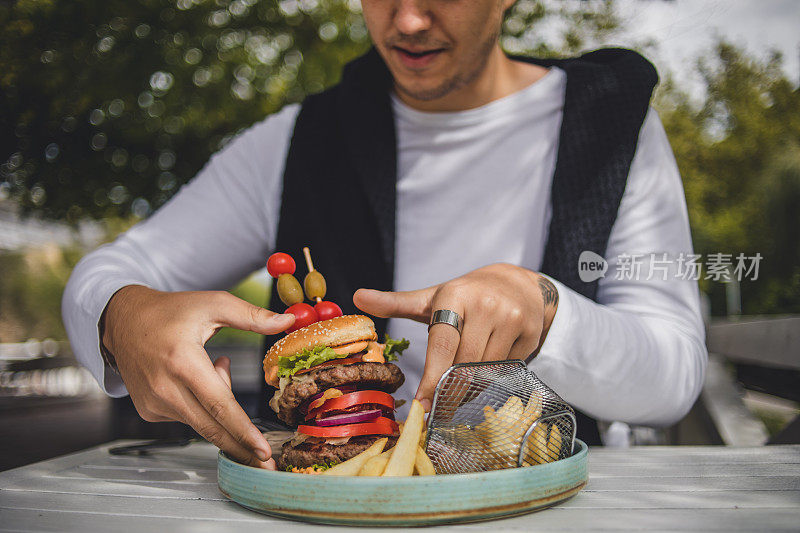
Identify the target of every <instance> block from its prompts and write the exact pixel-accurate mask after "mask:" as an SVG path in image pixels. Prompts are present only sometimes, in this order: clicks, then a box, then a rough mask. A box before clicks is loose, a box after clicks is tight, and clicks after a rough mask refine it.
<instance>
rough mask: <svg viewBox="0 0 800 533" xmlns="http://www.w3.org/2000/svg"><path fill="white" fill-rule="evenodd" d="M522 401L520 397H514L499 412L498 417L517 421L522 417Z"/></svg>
mask: <svg viewBox="0 0 800 533" xmlns="http://www.w3.org/2000/svg"><path fill="white" fill-rule="evenodd" d="M522 411H523V408H522V400H521V399H520V397H519V396H512V397H511V398H509V399H508V400H506V403H505V404H504V405H503V406H502V407H501V408H500V409H498V410H497V417H498V418H500V419H503V420H508V421H511V422H513V421H516V420H519V419H520V417H522Z"/></svg>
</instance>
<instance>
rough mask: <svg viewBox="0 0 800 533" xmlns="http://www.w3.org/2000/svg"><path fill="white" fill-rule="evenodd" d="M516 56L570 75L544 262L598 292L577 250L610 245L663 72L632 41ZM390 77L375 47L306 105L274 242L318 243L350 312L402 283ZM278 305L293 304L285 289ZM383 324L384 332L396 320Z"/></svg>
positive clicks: (592, 436) (336, 295)
mask: <svg viewBox="0 0 800 533" xmlns="http://www.w3.org/2000/svg"><path fill="white" fill-rule="evenodd" d="M514 59H518V60H520V61H528V62H531V63H535V64H538V65H542V66H551V65H555V66H558V67H559V68H561V69H563V70H564V71H565V72H566V75H567V85H566V96H565V102H564V109H563V118H562V125H561V132H560V136H559V147H558V156H557V161H556V167H555V171H554V174H553V186H552V200H551V202H552V219H551V222H550V230H549V237H548V241H547V245H546V248H545V253H544V259H543V263H542V265H541V268H540V271H541V272H543V273H546V274H548V275H550V276H552V277H554V278H555V279H557V280H559V281H561V282H562V283H564V284H565V285H566V286H568V287H570V288H571V289H573V290H575V291H577V292H579V293H581V294H583V295H584V296H586V297H588V298H591V299H594V298H595V295H596V293H597V282H596V281H594V282H591V283H584V282H582V281H581V280H580V278H579V277H578V256H579V255H580V253H581V252H582V251H583V250H592V251H594V252H596V253H598V254H599V255H601V256H603V255H604V253H605V250H606V245H607V243H608V237H609V234H610V232H611V226H612V225H613V223H614V220H615V219H616V216H617V210H618V208H619V203H620V200H621V198H622V194H623V192H624V190H625V184H626V180H627V176H628V170H629V168H630V164H631V160H632V158H633V155H634V152H635V150H636V143H637V139H638V136H639V130H640V128H641V125H642V122H643V121H644V117H645V114H646V112H647V108H648V105H649V102H650V97H651V94H652V91H653V88H654V87H655V84H656V83H657V81H658V76H657V74H656V71H655V69H654V68H653V66H652V65H651V64H650V63H649V62H648V61H647V60H646V59H644V58H643V57H641V56H640V55H639V54H637V53H635V52H632V51H630V50H623V49H603V50H597V51H594V52H591V53H588V54H585V55H583V56H581V57H577V58H568V59H536V58H525V57H517V58H514ZM391 86H392V80H391V75H390V73H389V71H388V69H387V68H386V66H385V64H384V63H383V61H382V60H381V58H380V56H379V55H378V53H377V52H376V51H375V49H372V50H371V51H370V52H368V53H367V54H366V55H364V56H362V57H360V58H358V59H356V60H355V61H353V62H351V63H349V64H348V65H347V66H346V67H345V69H344V73H343V76H342V80H341V82H340V83H339V84H338V85H336V86H334V87H332V88H330V89H328V90H326V91H325V92H322V93H320V94H316V95H312V96H309V97H308V98H306V100H305V101H304V102H303V105H302V108H301V110H300V113H299V114H298V117H297V121H296V123H295V127H294V133H293V135H292V140H291V145H290V148H289V152H288V156H287V159H286V165H285V169H284V180H283V197H282V203H281V212H280V221H279V224H278V237H277V243H276V247H275V249H276V251H282V252H286V253H289V254H291V255H292V256H293V257H295V259H296V260H300V261H302V252H301V249H302V247H303V246H310V248H311V250H312V252H313V256H314V264H315V267H316V268H317V269H318V270H319V271H320V272H322V273H323V274H324V275H325V278H326V280H327V282H328V294H327V296H326V299H328V300H331V301H334V302H336V303H338V304H339V305H340V306H341V307H342V310H343V311H344V313H345V314H347V313H355V312H357V310H356V308H355V306H354V305H353V301H352V296H353V293H354V292H355V290H356V289H358V288H359V287H370V288H374V289H381V290H391V289H392V282H393V278H394V261H395V249H394V244H395V205H396V204H395V202H396V189H395V185H396V179H397V154H396V149H397V143H396V138H395V127H394V117H393V113H392V107H391V101H390V91H391ZM304 270H305V269H304V268H302V267H301V268H299V273H298V275H299V276H302V275H304V273H305V272H304ZM300 279H301V280H302V278H300ZM270 308H271V309H272V310H274V311H283V310H284V309H285V306H284V305H283V304H282V303H281V302H280V300H279V299H278V298H277V297H275V298H271V303H270ZM375 323H376V327H377V329H378V333H379V335H380V336H381V337H382V336H383V332H384V331H385V329H386V320H385V319H376V320H375ZM272 341H273V339H267V342H268V343H271V342H272ZM262 414H263V413H262ZM578 428H579V437H581V438H582V439H583V440H584V441H586V442H587V443H588V444H600V438H599V434H598V431H597V424H596V423H595V422H594V420H592V419H590V418H589V417H586V416H585V415H580V416H579V420H578Z"/></svg>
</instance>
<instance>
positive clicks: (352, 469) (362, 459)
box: [322, 437, 389, 476]
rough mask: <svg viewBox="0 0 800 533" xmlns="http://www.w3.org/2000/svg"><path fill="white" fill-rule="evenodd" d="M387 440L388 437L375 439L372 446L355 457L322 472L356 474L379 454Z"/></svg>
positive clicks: (336, 474) (329, 474) (331, 474)
mask: <svg viewBox="0 0 800 533" xmlns="http://www.w3.org/2000/svg"><path fill="white" fill-rule="evenodd" d="M388 441H389V439H387V438H386V437H384V438H382V439H379V440H376V441H375V442H374V443H373V444H372V446H370V447H369V448H367V449H366V450H364V451H363V452H361V453H359V454H358V455H356V456H355V457H351V458H350V459H348V460H347V461H345V462H343V463H339V464H338V465H336V466H333V467H331V468H329V469H327V470H326V471H324V472H323V473H322V474H323V475H326V476H357V475H358V472H359V471H360V470H361V468H362V467H363V466H364V463H366V462H367V461H369V460H370V459H371V458H373V457H375V456H376V455H378V454H380V453H381V452H382V451H383V447H384V446H386V443H387V442H388Z"/></svg>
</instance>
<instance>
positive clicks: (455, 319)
mask: <svg viewBox="0 0 800 533" xmlns="http://www.w3.org/2000/svg"><path fill="white" fill-rule="evenodd" d="M434 324H449V325H451V326H453V327H454V328H456V331H458V334H459V335H461V329H462V328H463V326H464V322H463V320H461V316H460V315H459V314H458V313H456V312H455V311H451V310H450V309H437V310H436V311H434V312H433V314H432V315H431V323H430V324H429V325H428V331H430V330H431V327H432V326H433V325H434Z"/></svg>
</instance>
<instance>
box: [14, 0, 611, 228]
mask: <svg viewBox="0 0 800 533" xmlns="http://www.w3.org/2000/svg"><path fill="white" fill-rule="evenodd" d="M360 10H361V5H360V2H359V0H215V1H212V0H176V1H173V2H166V1H158V0H48V1H44V0H39V1H37V0H17V1H15V2H3V3H2V4H0V94H1V96H0V123H2V125H3V126H2V129H1V130H0V162H2V166H0V198H3V197H11V198H12V199H14V200H15V201H17V202H18V203H20V204H21V205H23V206H25V207H26V209H28V210H33V211H36V212H38V213H41V214H42V215H44V216H47V217H50V218H56V219H64V220H67V221H69V222H76V221H78V220H80V219H82V218H84V217H87V216H88V217H94V218H100V217H108V216H128V215H130V214H131V213H132V214H134V215H135V216H138V217H141V216H145V215H146V214H147V213H148V212H150V211H151V210H152V209H155V208H157V207H158V206H160V205H161V204H163V203H164V202H165V201H166V200H167V199H169V197H170V196H171V195H172V194H174V193H175V191H177V189H178V188H179V187H180V185H181V184H182V183H184V182H186V181H187V180H189V179H190V178H191V177H192V176H193V175H194V174H195V173H196V172H197V171H198V170H199V169H200V167H201V166H202V165H203V163H204V162H205V161H206V160H207V159H208V157H209V155H210V154H211V153H212V152H214V151H215V150H217V149H218V148H219V147H220V146H221V145H222V144H224V142H225V141H226V140H227V139H229V138H230V137H231V136H232V135H233V134H235V133H236V132H237V131H238V130H240V129H242V128H244V127H246V126H249V125H250V124H252V123H253V122H255V121H257V120H260V119H262V118H263V117H264V116H266V115H268V114H270V113H272V112H274V111H276V110H278V109H279V108H281V107H282V106H283V105H285V104H286V103H287V102H296V101H300V100H302V98H303V97H304V95H306V94H309V93H314V92H318V91H321V90H322V89H324V88H325V87H327V86H329V85H331V84H333V83H335V82H336V81H337V80H338V78H339V74H340V70H341V67H342V65H343V64H344V63H346V62H347V61H349V60H350V59H352V58H353V57H355V56H357V55H360V54H361V53H363V52H364V51H365V50H366V49H367V48H368V46H369V39H368V35H367V30H366V27H365V25H364V22H363V19H362V16H361V13H360ZM616 26H617V21H616V19H615V17H614V14H613V3H612V2H611V1H610V0H603V1H600V0H593V1H587V2H579V3H574V2H562V1H559V0H550V1H543V0H519V2H517V4H516V5H515V6H514V7H513V8H512V9H511V10H509V12H508V14H507V18H506V21H505V27H504V36H503V43H504V45H505V46H506V48H507V49H508V50H509V51H510V52H513V53H522V52H533V53H537V54H542V55H547V54H553V53H571V52H576V51H578V50H579V49H581V48H582V47H583V46H586V45H588V44H591V43H593V42H599V41H600V40H601V39H602V37H603V36H604V35H605V34H607V33H608V32H609V31H611V30H612V29H614V28H615V27H616ZM545 27H546V28H547V33H546V34H545V32H544V31H543V28H545ZM546 36H547V38H546Z"/></svg>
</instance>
